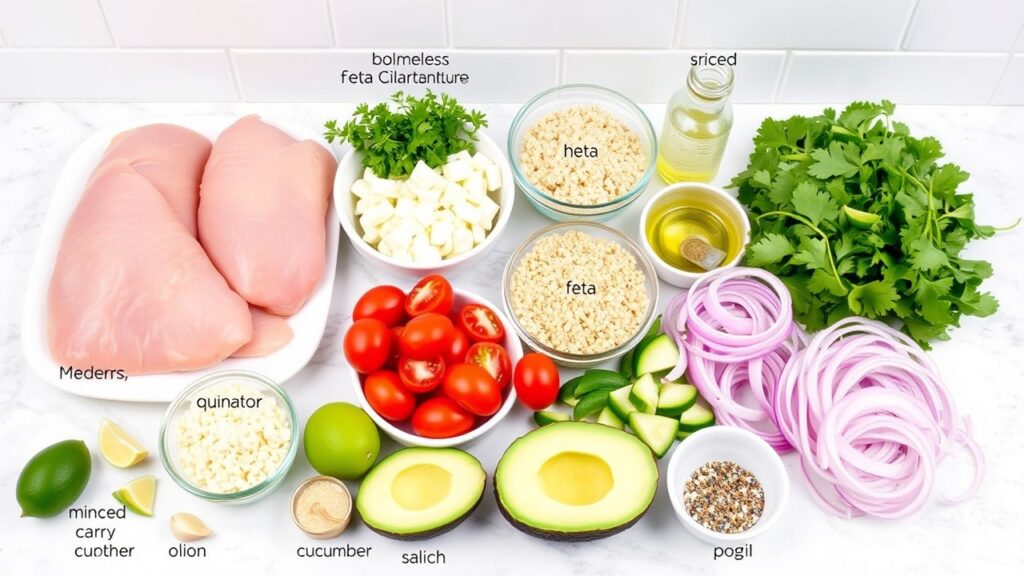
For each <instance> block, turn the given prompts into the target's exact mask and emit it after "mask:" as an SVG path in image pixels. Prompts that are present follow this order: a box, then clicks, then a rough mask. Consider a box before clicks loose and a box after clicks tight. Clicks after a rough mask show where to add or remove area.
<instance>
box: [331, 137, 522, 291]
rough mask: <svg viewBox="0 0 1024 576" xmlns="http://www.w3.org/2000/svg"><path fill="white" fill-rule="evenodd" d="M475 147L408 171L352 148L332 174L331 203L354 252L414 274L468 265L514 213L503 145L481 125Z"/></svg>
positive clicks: (451, 270) (512, 187) (449, 270)
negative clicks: (368, 162)
mask: <svg viewBox="0 0 1024 576" xmlns="http://www.w3.org/2000/svg"><path fill="white" fill-rule="evenodd" d="M477 137H478V140H477V141H476V142H475V150H474V151H473V152H472V153H470V152H468V151H462V152H458V153H456V154H452V155H451V156H449V157H448V158H446V159H444V160H443V162H442V163H441V164H440V165H438V166H435V167H433V168H431V167H430V166H428V165H427V163H426V162H425V161H423V160H422V159H421V160H419V161H417V164H416V167H415V168H414V169H413V170H412V172H411V173H410V174H409V176H408V177H407V178H402V179H390V178H383V177H380V176H378V175H377V174H375V173H374V172H373V170H371V169H369V168H367V167H364V166H363V163H362V158H363V156H362V154H360V153H359V152H358V151H354V150H353V151H350V152H349V153H348V154H347V155H346V156H345V157H344V158H342V160H341V162H340V163H339V164H338V171H337V173H336V175H335V178H334V208H335V210H336V211H337V212H338V217H339V220H341V227H342V229H343V230H344V231H345V234H346V235H347V236H348V237H349V239H350V240H351V241H352V245H353V246H354V247H355V249H356V252H357V253H358V254H360V255H361V256H362V257H363V258H365V259H367V260H369V261H370V262H371V263H372V264H374V265H375V266H377V267H381V268H384V269H386V270H388V271H390V272H392V273H394V274H399V275H402V276H408V277H416V278H420V277H422V276H425V275H427V274H451V273H455V272H460V271H463V270H467V269H471V268H472V266H473V265H474V263H476V262H478V261H479V259H480V258H481V257H482V256H483V255H484V253H485V252H487V250H488V249H489V248H490V247H492V246H494V245H495V244H496V243H497V241H498V238H499V237H500V236H501V234H502V232H504V230H505V227H506V225H507V224H508V219H509V216H510V215H511V214H512V205H513V202H514V200H515V185H514V183H513V180H512V169H511V167H510V165H509V163H508V160H507V159H506V158H505V155H504V154H503V153H502V151H501V148H499V147H498V145H497V144H496V143H495V142H494V141H493V140H492V139H490V138H489V137H488V136H487V135H486V134H483V133H482V132H480V133H478V134H477Z"/></svg>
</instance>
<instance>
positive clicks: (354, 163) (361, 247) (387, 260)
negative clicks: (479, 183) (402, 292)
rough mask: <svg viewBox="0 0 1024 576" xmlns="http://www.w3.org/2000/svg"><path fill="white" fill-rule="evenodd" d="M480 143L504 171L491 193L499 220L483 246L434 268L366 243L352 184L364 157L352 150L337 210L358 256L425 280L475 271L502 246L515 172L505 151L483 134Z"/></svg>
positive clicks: (337, 178)
mask: <svg viewBox="0 0 1024 576" xmlns="http://www.w3.org/2000/svg"><path fill="white" fill-rule="evenodd" d="M477 136H478V138H479V140H478V141H477V143H476V149H477V152H479V153H481V154H484V155H485V156H487V157H488V158H490V159H491V160H493V161H494V162H495V163H496V164H497V165H498V167H499V168H500V169H501V187H500V188H498V189H497V190H495V191H494V192H490V193H489V195H490V197H491V200H494V201H495V202H497V203H498V206H499V210H498V216H497V218H496V220H495V222H494V226H493V227H492V228H491V231H490V232H489V233H488V234H487V238H485V239H484V241H483V243H481V244H480V245H479V246H476V247H474V248H473V249H472V250H470V251H469V252H466V253H465V254H461V255H459V256H456V257H455V258H450V259H447V260H442V261H441V262H437V263H433V264H414V263H412V262H405V261H402V260H396V259H395V258H391V257H390V256H385V255H383V254H381V253H380V252H378V251H377V249H376V248H374V247H373V246H370V245H369V244H367V243H366V242H365V241H364V240H363V233H362V227H361V226H359V222H358V221H357V218H356V215H355V206H356V204H355V196H353V195H352V192H351V190H352V184H353V183H354V182H355V181H356V180H358V179H360V178H361V177H362V176H363V171H364V167H363V155H362V154H361V153H359V152H356V151H355V150H350V151H349V153H348V154H346V155H345V157H344V158H342V159H341V162H340V163H339V164H338V171H337V172H336V173H335V175H334V209H335V210H336V211H337V212H338V219H339V220H340V221H341V228H342V230H344V231H345V234H346V235H347V236H348V238H349V240H351V241H352V245H353V246H355V249H356V252H357V253H358V254H359V255H360V256H362V257H363V258H365V259H366V260H368V261H369V262H370V263H371V264H373V265H375V266H377V267H379V268H383V269H385V270H388V271H389V272H391V273H392V274H397V275H399V276H405V277H411V278H421V277H423V276H426V275H427V274H445V275H448V276H451V275H456V274H459V273H461V272H463V271H465V270H470V269H472V267H473V265H474V264H475V263H476V262H478V261H479V260H480V259H481V258H482V257H483V255H484V254H485V253H486V252H487V251H488V250H490V248H491V247H493V246H494V245H495V244H497V243H498V238H500V237H501V234H502V233H503V232H504V231H505V226H506V225H507V224H508V219H509V216H511V214H512V204H513V203H514V201H515V196H516V193H515V191H516V187H515V183H514V181H513V179H512V168H511V167H510V166H509V163H508V159H507V158H505V154H504V153H502V151H501V148H499V147H498V145H497V144H496V143H495V142H494V140H491V139H490V137H488V136H487V135H486V134H484V133H483V132H477Z"/></svg>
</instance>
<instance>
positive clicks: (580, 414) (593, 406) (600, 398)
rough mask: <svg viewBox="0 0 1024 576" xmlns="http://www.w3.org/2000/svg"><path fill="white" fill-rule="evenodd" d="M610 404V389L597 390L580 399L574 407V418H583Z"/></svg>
mask: <svg viewBox="0 0 1024 576" xmlns="http://www.w3.org/2000/svg"><path fill="white" fill-rule="evenodd" d="M607 405H608V391H607V390H595V391H593V392H591V393H590V394H587V395H586V396H584V397H582V398H580V399H579V402H577V403H576V406H574V407H573V409H572V419H573V420H583V419H584V418H586V417H587V416H590V415H591V414H596V413H598V412H600V411H601V409H602V408H604V407H605V406H607Z"/></svg>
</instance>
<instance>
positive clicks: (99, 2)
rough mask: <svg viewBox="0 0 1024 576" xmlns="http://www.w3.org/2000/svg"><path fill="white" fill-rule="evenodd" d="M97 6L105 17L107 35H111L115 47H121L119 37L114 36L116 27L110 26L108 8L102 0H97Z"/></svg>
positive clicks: (102, 16)
mask: <svg viewBox="0 0 1024 576" xmlns="http://www.w3.org/2000/svg"><path fill="white" fill-rule="evenodd" d="M96 6H97V7H98V8H99V9H100V17H101V18H103V26H105V27H106V29H107V36H110V43H111V44H113V47H114V48H120V45H118V43H117V38H116V37H115V36H114V29H113V27H111V26H110V18H108V17H107V9H106V7H104V6H103V1H102V0H96Z"/></svg>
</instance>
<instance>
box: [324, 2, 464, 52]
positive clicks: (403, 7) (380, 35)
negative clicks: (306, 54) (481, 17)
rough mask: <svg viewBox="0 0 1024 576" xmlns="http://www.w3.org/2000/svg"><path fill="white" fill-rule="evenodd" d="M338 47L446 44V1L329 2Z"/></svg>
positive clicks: (435, 46)
mask: <svg viewBox="0 0 1024 576" xmlns="http://www.w3.org/2000/svg"><path fill="white" fill-rule="evenodd" d="M329 1H330V6H331V20H332V22H333V23H334V37H335V44H336V45H338V46H343V47H350V48H381V47H386V48H438V47H443V46H446V45H447V42H448V39H447V32H446V30H445V6H444V0H373V2H353V1H352V0H329Z"/></svg>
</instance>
